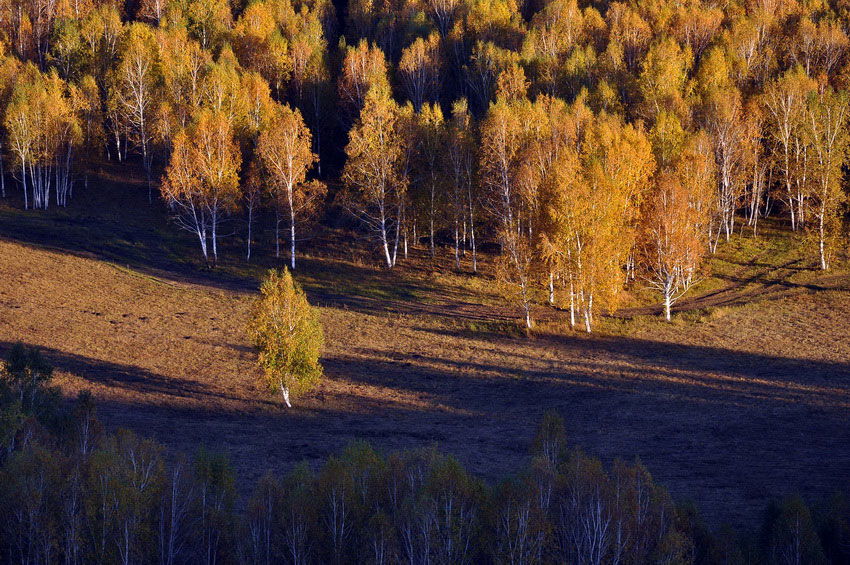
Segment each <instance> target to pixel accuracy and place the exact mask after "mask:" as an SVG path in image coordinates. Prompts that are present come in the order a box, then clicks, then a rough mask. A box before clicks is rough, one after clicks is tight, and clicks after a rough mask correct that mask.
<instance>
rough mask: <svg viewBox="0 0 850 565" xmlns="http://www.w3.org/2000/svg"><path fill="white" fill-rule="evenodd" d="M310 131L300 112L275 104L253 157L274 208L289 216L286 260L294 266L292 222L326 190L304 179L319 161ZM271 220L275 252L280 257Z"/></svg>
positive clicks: (312, 207)
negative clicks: (284, 209)
mask: <svg viewBox="0 0 850 565" xmlns="http://www.w3.org/2000/svg"><path fill="white" fill-rule="evenodd" d="M311 144H312V141H311V135H310V130H309V129H307V126H306V125H304V120H303V119H302V118H301V112H299V111H298V110H297V109H295V110H293V109H292V108H290V107H289V106H287V105H277V106H275V108H274V110H272V112H271V116H270V118H269V123H268V126H267V127H266V128H265V130H264V131H262V132H261V133H260V137H259V140H258V142H257V156H258V158H259V160H260V163H261V165H262V167H263V170H264V171H265V172H266V179H267V180H268V183H269V186H268V190H269V193H270V194H271V196H272V199H273V200H274V202H275V203H276V205H277V208H278V209H280V208H281V207H285V208H286V210H287V213H288V215H289V263H290V268H291V269H295V224H296V220H297V219H298V218H299V217H302V216H305V215H308V214H310V213H311V212H313V211H315V209H316V207H317V206H318V205H319V204H320V203H321V202H322V200H323V198H324V196H325V194H326V193H327V189H326V187H325V185H324V184H323V183H320V182H318V181H313V182H305V180H306V178H307V173H308V172H309V170H310V169H311V168H312V167H313V165H314V164H316V163H317V162H318V160H319V158H318V156H317V155H316V154H315V153H313V152H312V151H311V149H310V148H311ZM279 224H280V222H279V220H277V221H276V222H275V254H276V256H280V252H279V241H280V237H279V235H278V229H277V226H278V225H279Z"/></svg>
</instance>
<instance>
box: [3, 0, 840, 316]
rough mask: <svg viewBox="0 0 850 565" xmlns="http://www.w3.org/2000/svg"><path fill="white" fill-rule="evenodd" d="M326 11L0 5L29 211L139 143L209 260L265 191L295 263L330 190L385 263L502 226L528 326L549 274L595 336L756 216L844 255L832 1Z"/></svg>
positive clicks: (8, 115)
mask: <svg viewBox="0 0 850 565" xmlns="http://www.w3.org/2000/svg"><path fill="white" fill-rule="evenodd" d="M338 8H339V7H337V6H335V5H334V4H332V3H331V2H329V1H327V0H303V1H302V0H295V1H292V0H252V1H250V2H246V1H244V0H233V1H232V2H229V3H228V2H225V1H224V0H138V1H127V2H124V3H121V2H118V3H115V2H93V1H92V0H75V1H74V2H46V1H44V0H20V1H18V2H11V3H7V4H4V5H2V6H0V30H2V32H3V33H2V37H0V40H2V45H3V50H2V51H3V52H2V60H0V108H2V112H3V119H2V129H3V130H4V131H3V135H2V140H3V148H2V149H3V162H4V163H5V166H6V170H8V171H10V172H11V173H12V174H13V175H14V176H15V178H16V179H17V183H18V184H19V185H20V188H19V190H21V191H22V194H23V197H24V198H23V200H24V206H25V207H30V206H31V207H34V208H47V207H48V206H49V205H50V203H51V201H55V203H56V205H59V206H64V205H66V204H67V202H68V200H69V198H71V197H72V196H73V192H74V187H75V185H76V184H78V183H79V182H80V181H82V182H84V183H85V182H87V179H88V171H89V170H90V169H91V165H92V163H93V162H96V161H97V160H99V159H104V158H107V159H112V160H117V161H124V160H125V159H128V158H129V159H135V160H137V161H138V163H139V164H140V165H141V168H142V169H143V170H144V172H145V175H146V177H147V180H148V187H149V195H150V197H151V199H152V197H153V194H154V192H153V190H154V188H155V187H157V186H158V187H159V189H160V193H161V195H162V198H163V200H164V201H165V203H166V205H167V207H168V210H169V212H170V213H171V214H172V216H173V218H174V222H175V224H176V225H177V226H180V227H182V228H185V229H187V230H189V231H190V232H192V233H193V234H195V236H196V237H197V238H198V241H199V244H200V247H201V251H202V253H203V257H204V259H205V260H206V261H207V262H208V263H210V264H214V263H215V262H216V261H217V259H218V240H219V238H220V237H221V223H222V221H225V220H226V219H227V218H229V217H232V216H234V215H240V216H244V218H245V220H246V222H245V224H244V225H245V226H246V228H247V229H246V230H245V231H246V232H247V234H246V237H245V241H246V243H247V245H246V247H247V257H248V258H249V259H250V256H251V245H252V241H253V234H254V233H255V232H254V231H253V229H252V227H253V222H254V221H255V220H256V218H257V211H258V210H260V209H261V208H264V209H269V210H272V211H273V212H274V226H275V230H274V232H275V242H274V248H275V254H276V256H280V253H281V252H280V241H281V239H284V241H285V242H286V243H288V247H289V263H290V267H292V268H294V267H295V264H296V241H297V239H298V238H299V237H300V234H302V233H303V229H304V226H305V225H306V224H305V222H308V221H310V220H312V219H314V218H315V217H316V216H317V214H318V213H319V212H321V209H322V207H323V206H324V205H326V204H328V203H331V202H332V203H334V204H336V205H338V207H335V208H334V209H345V210H348V211H349V212H351V214H352V216H353V217H355V218H357V219H359V220H360V223H361V226H362V229H363V231H364V233H367V234H368V235H369V236H370V237H371V238H373V240H374V241H375V243H376V250H378V251H379V253H380V255H381V257H382V259H381V261H382V263H383V264H384V265H385V266H386V267H387V268H392V267H393V266H394V265H395V264H396V263H397V262H398V261H399V260H403V259H404V258H405V257H406V256H407V251H408V249H409V246H410V245H419V244H422V243H426V244H427V246H428V250H429V252H430V254H431V256H432V257H433V256H434V254H435V247H436V245H438V244H440V243H450V244H451V245H453V247H454V258H455V266H456V267H457V268H458V269H459V270H460V269H461V259H462V258H464V259H465V257H466V256H467V255H470V256H471V270H472V271H473V272H475V271H476V270H477V266H478V261H477V250H476V245H475V242H476V237H478V238H479V241H480V239H481V238H486V239H487V240H489V241H493V242H497V243H498V246H499V248H500V249H501V253H500V258H499V261H498V264H497V272H498V275H499V280H500V282H501V283H502V288H503V289H504V291H505V293H506V294H507V295H508V296H512V297H514V299H515V301H516V304H517V305H518V306H520V307H521V308H522V311H523V314H524V318H525V324H526V325H527V326H528V327H531V325H532V324H533V319H532V316H531V304H532V303H533V302H534V301H536V300H538V299H537V298H536V297H537V295H538V294H539V293H540V290H541V289H540V287H541V286H543V287H544V288H545V287H547V286H548V296H549V302H550V303H553V304H555V303H560V304H562V305H563V306H564V307H567V306H568V307H569V309H570V312H571V320H572V323H573V325H576V324H581V325H583V326H584V328H585V329H586V330H588V331H590V330H591V328H592V325H593V320H594V315H595V313H597V312H598V311H600V310H602V311H606V310H607V311H610V310H613V309H614V308H616V306H617V304H618V302H619V299H620V297H621V296H622V295H623V289H624V287H625V286H626V285H632V284H637V285H645V286H649V287H651V288H653V289H656V290H657V291H658V293H659V294H660V296H661V298H662V299H663V303H664V306H665V313H666V316H667V317H668V318H669V316H670V310H671V307H672V305H673V304H674V302H675V301H676V299H677V298H679V297H680V296H681V295H682V294H683V293H684V292H686V291H687V290H688V288H690V287H691V285H692V284H694V282H696V281H697V280H699V278H700V277H699V273H700V269H701V262H702V259H703V257H704V256H705V255H706V254H707V253H712V252H714V251H715V249H716V248H717V246H718V244H719V242H720V241H722V240H723V241H725V240H728V239H729V238H731V237H732V236H733V234H734V233H735V232H736V229H738V228H740V229H741V230H743V229H744V227H745V226H747V227H749V228H750V229H752V231H753V233H755V232H756V230H757V229H758V221H759V219H760V218H762V217H764V216H766V215H769V214H771V213H773V214H781V215H783V216H784V217H787V218H788V219H789V220H790V224H791V227H792V229H793V230H794V231H799V232H800V233H801V234H804V235H805V236H806V237H805V238H804V239H805V240H806V241H807V242H809V243H811V244H812V245H811V247H812V249H813V255H814V256H816V257H817V259H818V262H819V264H820V267H821V268H822V269H827V268H829V266H830V264H831V263H832V261H833V260H834V257H835V255H836V253H837V252H838V251H839V249H840V247H841V245H842V241H843V239H844V237H845V231H846V230H845V229H844V228H843V223H844V222H843V219H844V218H843V215H844V209H845V204H846V200H847V194H846V191H845V186H844V168H845V164H846V160H847V147H848V136H847V127H846V126H847V102H848V99H847V93H846V91H847V86H848V77H850V59H848V56H847V48H848V35H847V33H848V27H850V15H849V14H850V12H848V11H847V9H846V7H845V6H844V5H843V4H841V3H840V2H807V3H806V2H799V1H798V0H746V1H745V0H735V1H733V2H729V3H725V4H723V5H716V4H714V3H711V2H702V1H699V0H688V1H686V2H675V3H674V2H667V1H664V0H629V1H626V2H620V1H616V2H596V1H590V0H583V1H582V2H580V3H579V2H578V1H577V0H523V1H517V0H382V1H379V2H372V1H369V2H366V1H365V0H351V1H349V2H348V3H347V4H346V5H344V6H342V8H343V9H342V10H341V13H340V12H338V11H337V10H338ZM323 163H324V166H323ZM160 172H161V174H160ZM320 177H321V178H322V179H324V180H325V181H332V182H330V184H331V185H333V187H334V188H333V190H331V191H330V192H329V191H328V187H327V186H326V184H325V183H324V182H321V181H320V180H318V179H319V178H320ZM337 177H339V180H341V181H342V183H341V184H342V186H341V187H338V186H337V183H336V182H335V181H336V180H337ZM0 178H3V177H2V175H0ZM0 188H2V191H3V193H4V194H5V192H6V190H7V187H6V186H5V179H4V182H3V183H2V186H0ZM282 226H283V227H284V229H283V230H281V229H280V228H281V227H282Z"/></svg>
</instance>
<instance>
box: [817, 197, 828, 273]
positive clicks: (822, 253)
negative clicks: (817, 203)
mask: <svg viewBox="0 0 850 565" xmlns="http://www.w3.org/2000/svg"><path fill="white" fill-rule="evenodd" d="M825 215H826V205H825V204H821V208H820V219H819V221H818V231H819V233H820V242H819V244H820V268H821V269H822V270H824V271H826V270H827V269H828V268H829V265H827V263H826V253H825V250H824V239H825V233H824V231H825V230H824V216H825Z"/></svg>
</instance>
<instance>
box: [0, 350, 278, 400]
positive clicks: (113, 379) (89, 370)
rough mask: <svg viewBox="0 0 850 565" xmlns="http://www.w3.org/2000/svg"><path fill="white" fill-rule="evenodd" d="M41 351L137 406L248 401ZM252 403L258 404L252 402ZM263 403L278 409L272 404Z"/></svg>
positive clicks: (116, 366) (63, 368) (2, 353)
mask: <svg viewBox="0 0 850 565" xmlns="http://www.w3.org/2000/svg"><path fill="white" fill-rule="evenodd" d="M12 345H13V344H12V343H10V342H0V356H2V357H5V355H6V352H7V351H8V350H9V348H11V346H12ZM38 349H39V350H40V351H41V352H42V353H43V354H44V356H45V358H46V359H47V361H48V363H50V364H51V365H52V366H53V368H54V369H56V370H59V371H65V372H68V373H72V374H74V375H76V376H78V377H80V378H81V379H83V380H85V381H86V382H89V383H91V384H92V385H97V386H101V387H106V388H110V389H115V390H116V391H118V392H119V394H123V393H126V394H129V395H134V396H135V395H139V396H138V398H136V402H137V403H138V404H140V405H144V404H145V400H144V396H145V395H150V397H151V399H154V398H156V399H157V403H158V404H161V401H162V399H163V398H168V399H171V401H173V402H174V403H175V404H177V403H179V402H181V401H183V400H186V399H192V400H196V401H200V402H202V403H203V402H209V403H211V404H212V406H211V410H212V409H214V407H215V404H217V403H220V402H222V401H237V402H245V401H246V399H245V397H244V396H237V395H233V394H226V393H222V392H218V391H215V390H211V389H210V387H209V386H207V385H206V384H204V383H201V382H196V381H190V380H186V379H174V378H170V377H168V376H166V375H160V374H157V373H154V372H151V371H148V370H147V369H143V368H141V367H137V366H134V365H124V364H119V363H112V362H109V361H103V360H100V359H93V358H91V357H86V356H84V355H77V354H75V353H68V352H65V351H60V350H57V349H52V348H49V347H41V346H39V347H38ZM83 388H84V387H83ZM252 402H256V400H254V399H252ZM261 402H263V403H265V404H268V405H269V406H274V405H275V403H273V402H271V401H268V402H265V401H261Z"/></svg>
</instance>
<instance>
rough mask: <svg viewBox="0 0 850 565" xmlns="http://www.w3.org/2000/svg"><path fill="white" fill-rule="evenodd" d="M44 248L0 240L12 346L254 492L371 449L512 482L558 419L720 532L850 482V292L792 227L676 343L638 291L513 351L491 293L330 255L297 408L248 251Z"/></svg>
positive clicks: (321, 266) (737, 268)
mask: <svg viewBox="0 0 850 565" xmlns="http://www.w3.org/2000/svg"><path fill="white" fill-rule="evenodd" d="M4 213H5V214H6V215H7V218H12V219H13V220H15V221H19V222H23V221H24V220H21V219H20V218H22V216H20V215H19V214H17V213H16V212H13V211H12V210H10V209H7V210H6V211H5V212H4ZM55 214H57V215H58V216H57V217H62V214H67V213H66V212H55ZM26 221H29V220H26ZM39 221H40V220H39ZM69 221H70V220H69ZM7 225H8V224H7ZM24 228H25V229H24ZM38 229H40V228H38V227H37V226H36V227H33V226H31V225H29V224H27V225H26V226H24V227H23V228H22V233H25V234H30V235H29V236H28V237H26V238H24V237H21V238H15V237H14V236H13V235H12V234H11V233H10V232H0V233H2V234H3V235H5V237H4V238H2V239H0V281H2V284H0V349H3V350H5V348H6V347H8V345H9V344H10V343H12V342H14V341H17V340H21V341H24V342H26V343H29V344H33V345H38V346H40V347H41V348H43V349H44V351H45V352H46V354H47V356H48V358H49V359H50V361H51V362H52V363H53V364H54V365H55V366H56V368H57V375H58V381H59V383H60V384H61V385H62V387H63V390H64V392H65V394H66V395H67V396H69V397H71V396H74V395H75V394H76V392H77V391H78V390H81V389H91V390H92V391H93V392H94V394H95V396H96V398H97V399H98V401H99V404H100V413H101V417H102V419H103V420H104V421H105V423H106V424H107V426H108V427H109V428H111V429H115V428H117V427H119V426H120V427H128V428H131V429H133V430H135V431H138V432H140V433H143V434H148V435H152V436H154V437H155V438H156V439H158V440H159V441H161V442H163V443H165V444H166V445H168V446H169V447H170V448H172V449H174V450H181V451H186V452H193V451H194V450H195V449H196V448H197V446H199V445H200V444H206V445H207V446H211V447H214V448H220V449H224V450H226V451H227V452H229V453H230V454H231V456H232V458H233V461H234V463H235V465H236V467H237V469H238V471H239V473H240V476H241V477H242V478H243V479H244V481H245V484H247V485H251V484H253V482H254V481H255V480H256V479H257V478H258V477H259V476H260V475H262V474H263V473H264V472H265V471H266V470H267V469H276V470H285V469H288V468H290V467H291V466H293V465H294V464H296V463H297V462H299V461H302V460H307V461H309V462H312V463H316V464H317V463H318V462H319V461H320V460H321V459H322V458H324V457H326V456H327V455H328V454H329V453H332V452H333V451H335V450H338V449H340V448H341V447H342V446H344V445H345V444H346V443H347V442H348V441H350V440H352V439H355V438H365V439H367V440H369V441H371V442H372V443H374V444H375V445H376V446H378V447H379V448H382V449H387V450H389V449H402V448H409V447H413V446H420V445H423V444H429V443H432V442H436V443H438V445H439V446H440V447H441V448H442V449H444V450H446V451H448V452H450V453H453V454H455V455H457V456H458V458H459V459H460V460H461V461H462V462H463V463H465V464H466V465H467V466H468V467H469V468H470V469H471V470H472V471H474V472H476V473H479V474H481V475H482V476H484V477H486V478H488V479H495V478H498V477H500V476H503V475H505V474H507V473H510V472H511V471H513V470H515V469H517V468H518V467H519V466H520V465H522V464H523V463H524V462H525V461H526V460H527V451H528V446H529V444H530V440H531V437H532V435H533V431H534V427H535V425H536V424H537V422H538V421H539V419H540V417H541V416H542V414H543V413H544V412H545V411H546V410H548V409H556V410H558V411H559V412H560V413H561V414H563V416H564V418H565V420H566V424H567V430H568V433H569V437H570V441H571V443H574V444H576V445H578V446H580V447H581V448H583V449H584V450H586V451H588V452H590V453H592V454H595V455H598V456H600V457H602V458H603V459H604V460H606V461H610V460H612V459H613V458H615V457H624V458H632V457H636V456H637V457H640V458H641V459H642V461H643V462H644V463H645V464H646V465H647V466H648V468H649V469H650V471H651V472H652V473H653V474H654V475H655V477H656V478H657V479H659V480H660V481H661V482H662V483H664V484H665V485H667V486H668V487H669V488H670V490H671V491H672V493H673V495H674V496H675V497H677V498H678V499H689V498H690V499H694V500H695V501H696V502H697V503H698V506H699V507H700V508H701V509H702V510H703V511H704V513H705V514H706V516H707V517H708V519H709V521H710V522H711V523H713V524H715V525H716V524H718V523H719V522H720V521H722V520H729V521H731V522H733V523H736V524H751V523H752V522H753V521H754V520H757V519H758V517H759V512H760V510H761V508H762V507H763V505H764V504H765V502H766V501H767V500H768V499H769V498H770V497H772V496H776V495H781V494H784V493H788V492H794V491H799V492H802V493H803V494H805V495H808V496H810V497H822V496H826V495H828V494H829V493H831V492H832V491H833V490H834V489H837V488H840V487H842V486H843V484H844V483H845V482H846V478H847V469H850V426H848V417H849V416H850V361H848V360H850V342H848V340H847V339H846V334H847V329H848V324H847V320H848V319H850V295H848V292H847V288H848V277H847V275H846V273H845V272H843V271H837V272H835V273H832V274H829V275H822V274H820V273H818V272H816V271H810V270H807V269H803V268H802V266H807V264H804V261H803V259H802V258H798V257H797V256H796V255H795V254H796V253H797V251H795V249H796V247H795V246H793V245H786V244H785V243H782V242H783V241H786V240H788V236H787V234H784V235H783V233H779V232H780V231H781V230H779V228H778V227H777V228H775V229H776V230H777V232H778V233H776V234H772V237H774V239H775V238H780V239H775V240H776V241H779V242H780V243H775V244H772V243H770V241H771V240H770V239H765V240H763V241H762V240H759V241H758V242H756V241H749V242H748V240H747V239H746V238H743V239H742V240H741V241H739V242H737V243H735V242H732V243H731V244H729V246H728V247H726V248H725V249H726V250H725V251H723V253H722V256H721V257H720V258H717V259H715V260H714V262H715V263H716V264H715V265H714V268H715V270H716V272H717V273H718V276H717V277H712V278H711V279H710V280H709V279H707V280H706V281H705V282H704V283H703V285H702V288H701V289H697V290H696V292H695V294H694V296H693V297H692V298H690V299H689V300H688V301H686V302H684V303H683V304H682V305H681V307H680V308H679V310H680V312H679V313H678V314H677V316H676V320H675V323H674V324H664V323H662V322H660V321H658V320H657V317H656V316H654V315H650V314H651V313H657V311H658V309H657V306H655V305H651V304H650V301H651V300H653V298H652V297H649V296H646V295H643V294H642V293H641V292H640V291H635V293H634V298H633V301H632V304H631V309H624V310H623V311H621V312H620V314H619V317H614V318H609V319H606V320H604V321H603V322H602V325H601V330H602V331H601V332H600V335H593V336H585V335H583V334H579V333H571V332H569V331H565V330H564V325H565V321H566V316H565V313H564V312H561V311H558V310H553V309H550V308H548V307H544V306H539V307H538V309H537V313H538V317H539V318H541V319H543V320H544V321H543V322H542V323H541V330H540V331H539V332H538V334H537V335H535V336H532V337H530V338H526V337H523V336H521V335H519V332H513V334H515V335H511V333H512V332H511V331H506V330H509V329H510V328H513V327H515V326H514V325H513V319H514V316H515V310H514V309H512V308H507V307H504V306H500V305H499V304H498V302H497V299H496V297H495V295H494V293H493V290H492V288H493V285H492V281H491V280H489V279H488V278H487V277H486V276H480V277H477V278H470V277H468V276H466V275H462V276H461V275H455V274H453V273H452V272H451V269H450V268H437V267H433V266H430V263H429V262H428V261H427V260H425V259H423V258H422V255H418V256H417V257H418V258H417V259H416V260H415V261H414V262H413V265H412V266H411V267H405V268H402V269H400V270H399V271H398V272H393V273H387V272H386V271H383V270H380V269H375V268H372V267H371V262H370V261H369V257H368V255H367V256H361V257H354V258H348V259H346V260H343V259H339V258H337V259H334V258H331V257H326V256H320V255H319V254H318V253H317V251H318V250H320V249H321V246H320V245H319V244H318V243H314V244H313V245H312V247H310V246H308V248H309V249H308V250H310V249H311V250H312V251H311V253H312V254H311V255H310V256H309V257H305V259H304V261H303V263H302V265H303V269H302V270H301V271H300V272H299V278H300V279H301V280H302V281H303V283H304V284H305V287H306V288H307V289H308V291H309V293H310V296H311V298H312V300H313V302H314V303H317V304H319V305H320V306H321V317H322V322H323V324H324V327H325V333H326V342H327V346H326V349H325V352H324V355H323V362H324V365H325V370H326V373H327V378H326V379H325V380H324V382H323V384H322V385H321V386H320V388H319V389H318V390H317V391H315V392H314V393H312V394H310V395H309V396H307V397H305V398H301V399H297V400H296V402H295V407H294V408H293V409H291V410H287V409H285V407H282V406H281V404H280V402H279V401H278V399H276V398H273V397H270V396H268V395H267V394H266V393H265V391H263V390H261V389H260V387H259V385H258V380H259V373H258V369H257V368H256V367H255V364H254V359H255V356H254V353H253V351H252V349H251V347H250V344H249V343H248V341H247V338H246V336H245V331H244V328H245V324H246V314H247V310H248V305H249V303H250V300H251V299H252V298H253V293H252V292H251V291H250V290H249V289H251V288H255V282H254V278H255V277H256V276H258V274H259V273H260V272H261V271H262V269H261V268H259V267H256V268H254V267H252V268H250V269H248V268H245V267H244V265H243V264H242V263H241V262H239V261H238V260H237V257H235V252H231V255H232V256H233V258H232V263H230V264H226V265H224V266H222V268H221V269H220V270H219V271H220V272H219V273H218V274H214V275H210V274H208V273H205V272H204V271H202V270H200V269H198V268H195V267H187V266H186V265H180V264H176V263H175V264H170V263H168V260H167V259H166V258H163V259H162V260H161V261H157V262H154V261H150V262H147V263H146V262H145V260H144V255H143V254H140V255H139V259H138V261H134V263H132V264H131V266H130V267H129V268H128V267H127V266H126V265H122V266H120V267H119V266H116V263H115V261H114V258H113V257H104V256H102V255H98V254H97V253H95V254H94V255H92V256H80V254H79V253H78V252H77V251H78V249H77V248H78V247H79V245H77V244H68V243H67V242H64V245H60V246H59V247H62V248H63V249H47V248H45V245H44V242H39V241H38V239H39V238H38V237H36V236H35V235H32V234H36V233H37V232H38ZM49 229H53V228H52V227H49ZM141 229H142V228H141V227H140V228H139V230H141ZM27 230H29V231H27ZM45 230H47V232H46V233H52V232H49V230H48V228H45ZM38 233H40V232H38ZM140 233H141V232H140ZM783 237H784V238H785V239H784V240H783V239H781V238H783ZM21 240H27V241H30V243H23V242H22V241H21ZM56 240H57V241H59V242H60V243H61V242H63V240H62V238H61V237H60V236H58V235H57V237H56ZM142 240H144V238H142ZM187 245H188V244H187ZM776 245H780V246H784V247H781V248H777V247H775V246H776ZM753 246H761V247H763V248H764V249H762V251H761V252H763V253H766V254H765V255H763V256H762V258H761V259H760V258H759V257H758V256H756V258H755V259H754V258H753V253H754V249H751V247H753ZM771 246H773V247H771ZM765 250H766V251H765ZM89 251H90V250H89ZM122 252H123V251H122ZM116 253H117V251H116ZM420 253H421V252H420ZM134 257H135V256H134ZM163 257H166V255H165V254H163ZM104 258H105V259H109V260H110V261H105V260H103V259H104ZM267 259H268V258H267ZM792 259H793V260H795V261H797V259H799V261H798V263H788V262H789V261H791V260H792ZM268 262H270V261H269V260H267V261H266V263H268ZM128 263H129V261H128ZM786 263H788V264H786ZM440 264H441V265H450V259H449V257H448V256H446V257H443V258H442V259H441V260H440ZM169 265H170V266H169ZM795 266H800V267H801V268H800V269H799V270H793V269H792V267H795ZM222 273H224V274H222ZM249 488H250V487H249Z"/></svg>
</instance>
